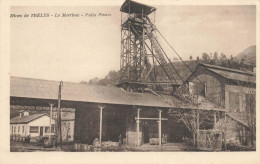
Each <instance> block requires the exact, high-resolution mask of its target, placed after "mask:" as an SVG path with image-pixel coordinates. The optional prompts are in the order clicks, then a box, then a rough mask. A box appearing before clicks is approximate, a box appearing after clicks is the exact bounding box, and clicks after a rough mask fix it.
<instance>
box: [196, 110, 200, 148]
mask: <svg viewBox="0 0 260 164" xmlns="http://www.w3.org/2000/svg"><path fill="white" fill-rule="evenodd" d="M196 123H197V144H196V145H197V148H199V133H200V114H199V110H197V121H196Z"/></svg>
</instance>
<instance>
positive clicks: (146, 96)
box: [10, 77, 177, 108]
mask: <svg viewBox="0 0 260 164" xmlns="http://www.w3.org/2000/svg"><path fill="white" fill-rule="evenodd" d="M58 86H59V82H58V81H50V80H41V79H31V78H21V77H11V85H10V89H11V90H10V96H11V97H23V98H36V99H53V100H56V99H57V98H58ZM61 99H62V100H68V101H80V102H93V103H104V104H120V105H136V106H155V107H165V108H169V107H171V106H170V105H169V104H167V103H166V102H164V100H163V98H161V97H159V96H156V95H153V94H150V93H135V92H126V91H124V90H123V89H121V88H118V87H114V86H112V87H107V86H98V85H86V84H80V83H71V82H64V83H63V87H62V90H61ZM176 101H177V99H176Z"/></svg>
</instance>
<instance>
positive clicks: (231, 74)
mask: <svg viewBox="0 0 260 164" xmlns="http://www.w3.org/2000/svg"><path fill="white" fill-rule="evenodd" d="M199 66H202V67H205V68H206V69H207V70H209V71H211V72H213V73H215V74H218V75H220V76H222V77H224V78H226V79H230V80H236V81H243V82H250V83H256V77H255V75H254V74H253V73H250V72H244V71H240V70H236V69H231V68H225V67H220V66H215V65H209V64H199V65H198V67H199ZM198 67H197V68H198ZM197 68H196V69H197Z"/></svg>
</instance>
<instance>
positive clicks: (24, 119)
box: [10, 113, 47, 124]
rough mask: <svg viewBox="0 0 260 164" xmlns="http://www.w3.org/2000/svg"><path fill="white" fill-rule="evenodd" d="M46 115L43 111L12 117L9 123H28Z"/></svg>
mask: <svg viewBox="0 0 260 164" xmlns="http://www.w3.org/2000/svg"><path fill="white" fill-rule="evenodd" d="M45 115H46V116H47V114H45V113H43V114H34V115H27V116H22V117H20V116H17V117H14V118H12V119H11V120H10V123H11V124H22V123H29V122H31V121H33V120H35V119H37V118H40V117H42V116H45Z"/></svg>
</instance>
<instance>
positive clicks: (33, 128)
mask: <svg viewBox="0 0 260 164" xmlns="http://www.w3.org/2000/svg"><path fill="white" fill-rule="evenodd" d="M38 131H39V127H38V126H31V127H30V133H38Z"/></svg>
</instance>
